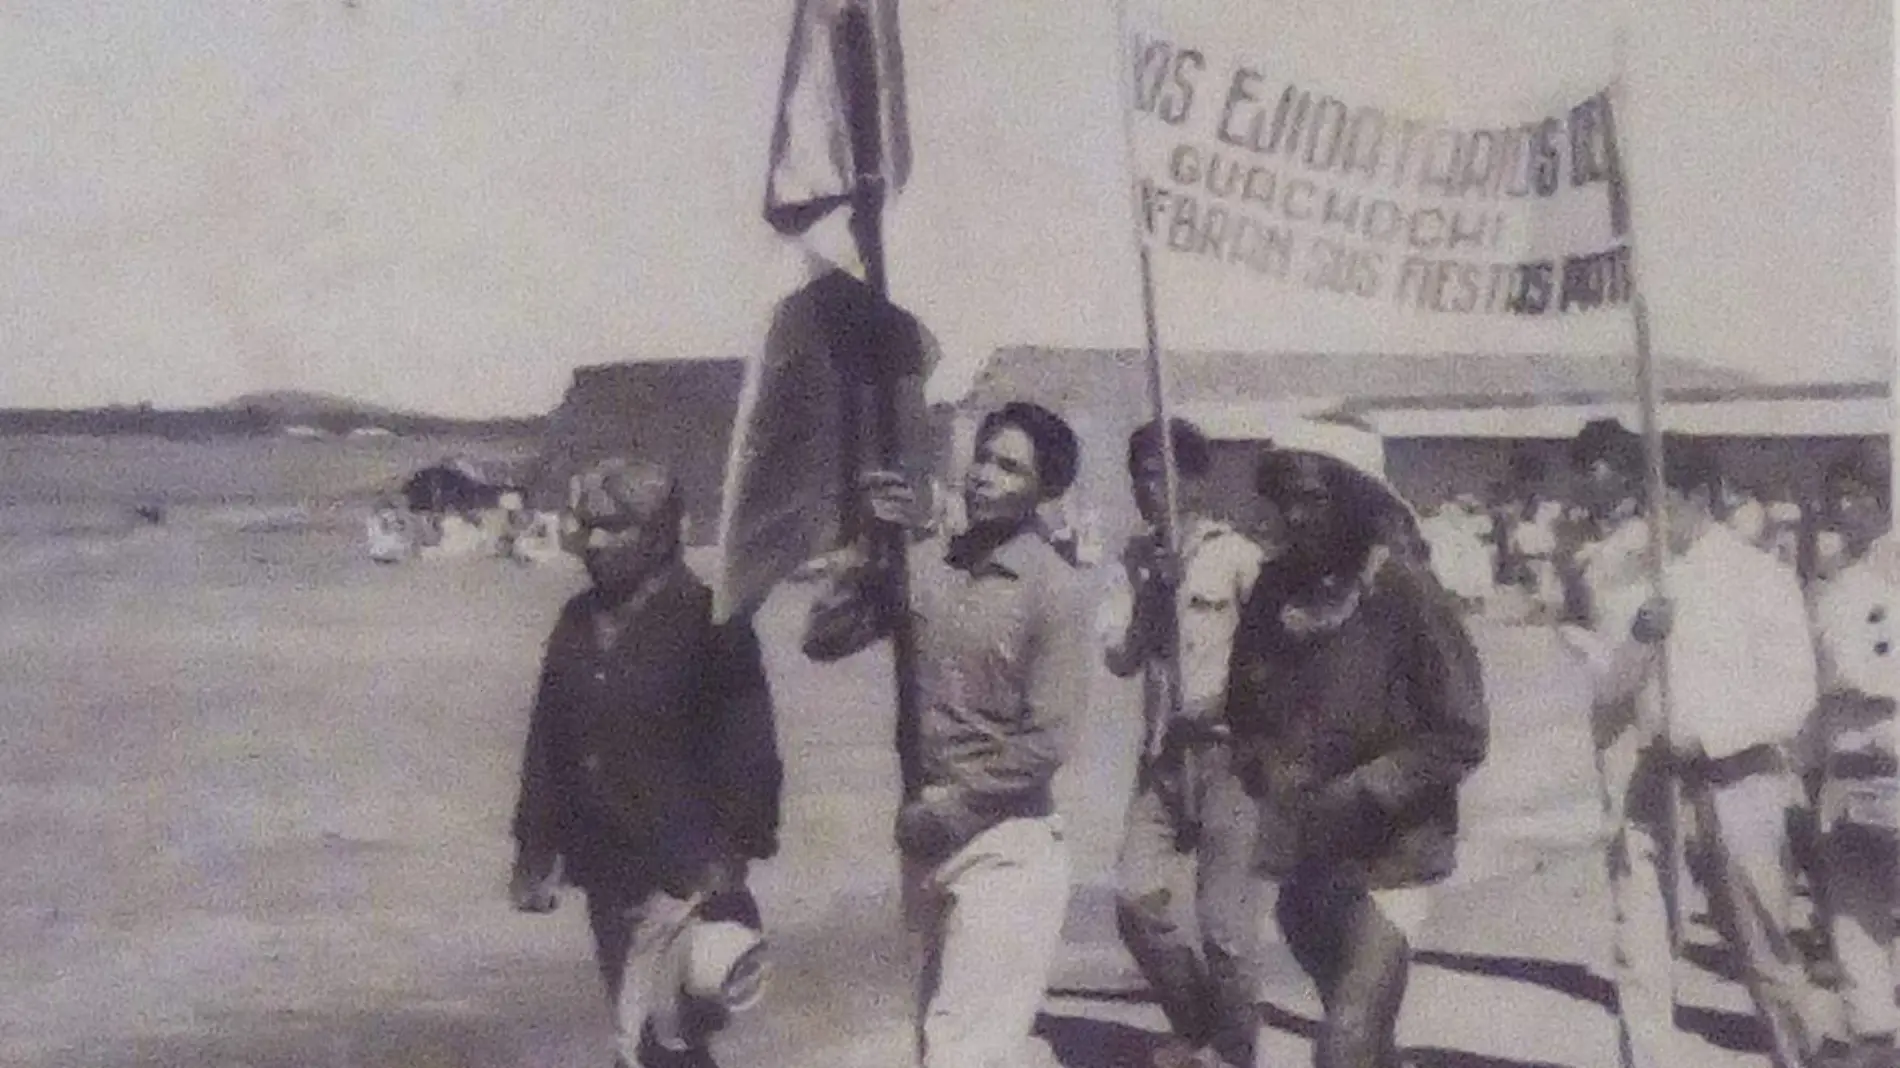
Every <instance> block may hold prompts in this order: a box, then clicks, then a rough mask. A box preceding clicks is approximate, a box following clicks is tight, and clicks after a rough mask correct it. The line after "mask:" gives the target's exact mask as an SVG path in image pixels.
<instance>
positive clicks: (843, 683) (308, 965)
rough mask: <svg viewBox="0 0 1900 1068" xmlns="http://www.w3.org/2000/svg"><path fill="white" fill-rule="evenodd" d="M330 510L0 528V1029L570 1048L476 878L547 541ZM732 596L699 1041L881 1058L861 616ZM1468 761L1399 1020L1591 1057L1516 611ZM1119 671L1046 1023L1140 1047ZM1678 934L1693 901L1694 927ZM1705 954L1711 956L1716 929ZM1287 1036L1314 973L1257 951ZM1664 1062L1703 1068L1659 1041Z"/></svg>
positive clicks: (277, 1054) (1598, 1017)
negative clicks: (756, 656) (815, 640)
mask: <svg viewBox="0 0 1900 1068" xmlns="http://www.w3.org/2000/svg"><path fill="white" fill-rule="evenodd" d="M353 534H354V530H353V528H350V527H348V526H346V525H339V526H338V527H337V529H335V530H333V531H327V532H324V531H319V532H315V533H313V532H310V531H308V530H305V529H300V528H298V527H297V526H296V525H295V524H290V525H287V526H285V527H284V528H283V529H276V528H273V527H272V526H271V525H270V524H263V525H261V526H260V525H257V524H253V525H252V528H251V529H248V530H246V529H241V528H240V526H239V524H237V523H236V522H233V521H225V520H220V519H216V518H215V517H208V516H207V517H198V519H197V520H195V521H194V520H193V519H192V518H191V517H181V518H180V519H178V520H177V521H175V522H174V523H173V525H172V526H170V527H168V528H166V529H164V530H153V531H144V532H139V533H135V534H132V535H129V536H123V537H121V536H115V535H105V534H93V535H86V536H75V537H68V538H63V539H56V540H43V539H42V540H37V541H32V542H26V541H18V542H14V543H12V544H11V545H10V547H9V548H10V549H11V552H10V553H9V555H8V556H7V557H6V560H7V562H6V563H4V564H0V662H4V663H5V664H6V665H7V668H6V670H5V673H4V675H0V678H4V680H5V681H4V686H5V691H4V708H5V710H6V711H5V713H4V715H5V716H6V719H5V727H4V730H3V731H0V846H4V848H5V850H6V852H7V855H8V856H9V858H10V860H11V863H9V864H8V865H6V866H5V867H4V868H0V962H3V963H0V1006H4V1008H0V1064H5V1065H11V1066H18V1068H53V1066H61V1068H65V1066H73V1068H95V1066H96V1068H120V1066H130V1065H166V1066H178V1068H240V1066H243V1068H530V1066H532V1068H582V1066H593V1065H605V1064H607V1063H608V1062H609V1059H610V1058H608V1057H607V1056H605V1054H604V1052H603V1051H604V1050H605V1037H606V1022H605V1019H604V1012H603V1009H602V1006H601V1005H600V1002H599V995H598V993H597V991H596V988H595V979H594V974H593V972H592V965H591V962H590V960H589V946H588V943H587V938H586V934H585V924H584V920H583V918H582V916H581V912H580V910H579V909H578V908H576V907H573V905H574V903H573V902H570V903H569V904H568V905H567V906H564V907H563V909H562V910H561V911H560V912H558V913H556V914H555V915H554V916H551V917H522V916H516V915H514V914H512V913H510V912H509V911H508V910H507V908H506V906H505V904H504V902H503V898H502V885H503V881H504V877H505V874H506V869H507V864H508V860H509V848H510V844H509V841H508V839H507V833H506V832H507V817H508V814H509V807H510V805H511V803H512V795H513V790H514V786H515V782H514V771H515V767H514V765H515V761H516V759H517V753H516V750H517V747H518V745H519V744H520V738H521V734H522V731H523V730H524V728H525V718H524V704H523V703H524V701H525V699H526V697H527V694H528V690H529V686H530V683H531V681H532V677H533V672H534V667H535V663H536V658H537V657H538V654H539V649H538V645H539V642H540V640H541V637H542V635H543V633H544V631H545V628H546V627H547V625H548V623H549V622H550V620H551V617H552V613H553V611H554V610H555V608H556V607H557V606H558V604H559V603H560V600H561V599H562V598H563V597H564V596H565V595H566V594H567V593H568V592H570V591H571V590H572V589H573V588H574V582H575V579H574V577H573V576H571V575H566V574H560V573H555V572H549V571H535V570H528V569H522V568H517V567H513V566H510V565H507V564H504V563H501V562H488V561H471V562H464V563H458V564H446V565H412V566H405V567H400V568H377V567H375V566H373V565H371V564H369V563H367V562H363V561H359V560H358V559H357V558H356V556H355V545H354V542H353V540H352V539H353ZM799 601H800V594H799V593H798V592H797V591H795V590H793V591H786V592H785V594H784V595H783V596H781V597H780V598H779V599H778V600H776V601H775V602H774V603H773V604H772V605H770V606H768V609H767V611H766V613H765V614H764V616H763V617H762V620H761V630H762V632H763V633H764V636H765V638H766V641H767V645H768V652H769V654H770V656H771V658H772V663H771V665H770V666H771V670H772V673H773V677H774V684H775V689H776V690H777V693H778V700H779V707H780V715H781V727H780V731H781V739H782V744H783V747H784V750H785V753H786V757H787V761H788V764H789V775H790V783H789V791H790V792H789V798H788V815H787V826H786V828H785V834H784V838H785V842H786V849H785V851H784V853H783V854H782V855H781V856H780V857H779V858H778V859H777V860H775V861H774V862H772V863H770V864H768V865H765V866H763V867H762V868H761V869H760V870H759V872H758V875H757V878H758V889H759V891H760V894H761V896H762V898H763V901H764V904H765V907H766V910H767V916H768V920H769V922H770V923H771V926H772V933H773V937H774V939H775V942H776V945H777V956H778V966H777V972H776V975H775V983H774V987H773V989H772V993H771V996H770V999H769V1001H768V1002H767V1004H766V1005H765V1006H764V1007H762V1008H761V1009H760V1010H759V1011H758V1012H757V1013H756V1014H755V1015H753V1016H751V1017H749V1018H747V1019H745V1020H744V1021H743V1022H742V1024H741V1026H739V1027H738V1028H735V1029H734V1030H733V1031H732V1032H731V1033H729V1035H728V1036H726V1040H725V1042H724V1045H723V1047H722V1050H721V1052H722V1056H723V1061H724V1063H727V1064H730V1065H735V1066H743V1065H793V1066H798V1065H811V1066H814V1068H817V1066H825V1068H856V1066H864V1068H871V1066H873V1065H878V1066H885V1068H888V1066H891V1065H898V1064H903V1063H905V1058H906V1051H907V1045H906V1042H907V1038H906V1030H905V1024H904V1017H905V1013H906V1010H907V1004H908V999H907V991H906V984H905V979H904V967H903V963H902V960H901V958H900V955H899V954H900V946H901V940H900V938H899V936H898V933H897V926H896V917H895V906H894V899H893V894H892V889H891V888H892V882H893V876H894V870H895V864H894V860H893V857H892V855H891V851H890V849H889V847H888V846H887V844H886V842H887V828H888V823H889V817H890V812H891V796H892V792H893V769H892V768H891V766H890V765H891V761H890V756H889V747H888V726H887V722H888V712H887V709H888V703H887V700H888V699H887V693H888V689H887V683H886V668H885V665H884V663H883V661H882V659H881V657H880V655H879V654H878V653H876V652H872V653H869V654H866V655H865V656H862V657H860V658H858V659H857V660H855V661H852V662H850V663H847V664H844V665H840V666H837V667H835V668H829V669H819V668H814V667H812V666H811V665H808V664H805V663H803V662H802V661H801V660H800V659H799V658H798V657H797V654H796V652H795V650H793V649H792V648H791V646H790V645H789V644H788V642H787V641H786V639H787V637H788V636H789V635H790V633H791V631H792V629H793V628H795V627H796V624H797V620H798V615H799V612H800V604H799ZM1479 637H1480V641H1481V644H1482V646H1483V648H1484V651H1485V654H1486V658H1487V664H1488V665H1489V670H1490V673H1491V687H1492V692H1493V695H1494V700H1495V704H1496V713H1495V714H1496V742H1495V752H1494V757H1493V760H1492V762H1491V764H1490V766H1489V767H1487V769H1486V770H1485V771H1484V773H1483V774H1482V776H1481V778H1480V779H1479V780H1478V781H1477V782H1475V783H1474V784H1473V786H1472V787H1471V790H1470V795H1469V802H1470V810H1471V821H1470V822H1471V832H1470V836H1471V841H1470V842H1469V843H1468V848H1467V851H1466V863H1465V866H1464V871H1463V873H1462V874H1461V876H1460V878H1459V879H1458V880H1457V881H1456V882H1455V883H1454V884H1453V885H1451V886H1448V887H1447V888H1446V889H1445V890H1444V891H1443V893H1442V894H1441V895H1440V900H1439V908H1438V913H1437V916H1436V919H1435V921H1434V924H1433V927H1432V929H1431V931H1430V934H1429V937H1428V938H1427V940H1426V941H1427V944H1426V945H1425V946H1424V947H1422V952H1421V955H1420V961H1421V965H1422V966H1421V967H1419V968H1418V969H1417V970H1416V971H1415V973H1414V974H1415V977H1416V978H1415V985H1414V993H1413V996H1412V998H1411V1000H1410V1003H1409V1004H1408V1008H1407V1012H1406V1016H1405V1019H1404V1024H1403V1033H1402V1037H1403V1039H1404V1041H1405V1042H1406V1044H1407V1045H1408V1046H1410V1047H1412V1048H1413V1049H1414V1051H1415V1052H1414V1060H1415V1063H1416V1064H1417V1065H1419V1066H1421V1068H1441V1066H1442V1068H1493V1066H1506V1065H1550V1064H1559V1065H1570V1066H1575V1068H1598V1066H1609V1065H1612V1064H1613V1063H1614V1058H1613V1056H1612V1026H1611V1019H1610V1016H1609V1014H1608V1004H1609V1001H1610V992H1609V987H1608V984H1607V982H1606V981H1605V980H1604V978H1603V976H1604V975H1605V974H1606V967H1605V966H1606V964H1607V959H1606V957H1607V954H1606V952H1605V946H1606V944H1607V935H1608V921H1607V916H1608V908H1607V904H1606V903H1605V901H1604V899H1603V894H1602V886H1601V882H1602V880H1601V877H1600V863H1599V862H1598V859H1597V853H1596V852H1595V849H1594V844H1593V835H1594V833H1595V827H1594V825H1593V821H1594V813H1595V808H1594V806H1595V801H1594V793H1593V789H1594V788H1593V786H1592V781H1591V778H1590V775H1591V772H1590V762H1589V752H1588V748H1587V741H1586V738H1585V736H1584V734H1583V732H1582V730H1581V726H1580V725H1581V718H1580V716H1579V715H1578V708H1577V703H1576V702H1577V697H1576V690H1575V685H1574V683H1575V680H1574V678H1572V677H1571V676H1570V675H1569V674H1568V673H1567V672H1566V671H1565V670H1564V668H1563V667H1562V665H1561V662H1560V661H1558V660H1557V659H1555V658H1554V656H1553V655H1552V653H1551V650H1550V649H1549V647H1548V643H1547V642H1546V641H1545V640H1544V639H1543V637H1542V636H1541V635H1538V634H1536V633H1535V632H1528V631H1518V630H1506V629H1502V628H1500V629H1484V630H1481V632H1480V634H1479ZM1131 700H1132V697H1131V695H1130V694H1129V693H1128V692H1127V691H1126V689H1125V688H1122V687H1120V686H1118V685H1116V684H1112V683H1111V682H1110V681H1109V680H1107V679H1106V677H1104V678H1103V680H1102V681H1101V685H1100V688H1099V692H1098V694H1097V698H1096V700H1095V701H1094V707H1093V708H1092V710H1091V712H1092V715H1091V722H1092V724H1093V729H1091V730H1090V731H1089V732H1088V734H1087V735H1086V736H1085V737H1084V738H1083V739H1082V742H1081V752H1080V755H1079V756H1078V760H1077V773H1076V774H1075V775H1073V776H1072V777H1071V779H1070V781H1068V782H1067V783H1065V784H1064V787H1065V788H1064V796H1065V799H1066V802H1067V808H1068V811H1069V813H1070V816H1071V820H1072V823H1073V825H1074V830H1075V836H1076V838H1077V842H1078V846H1077V852H1078V858H1077V860H1078V876H1079V880H1080V885H1079V886H1078V888H1077V893H1076V902H1075V907H1074V909H1073V915H1072V917H1071V923H1070V930H1069V940H1068V941H1069V944H1068V946H1067V947H1066V950H1065V955H1064V960H1063V962H1062V967H1061V969H1060V974H1059V975H1058V976H1057V981H1056V983H1055V986H1056V987H1057V990H1056V992H1055V993H1054V994H1053V995H1052V997H1051V999H1050V1002H1049V1006H1048V1014H1047V1016H1046V1017H1045V1021H1044V1023H1045V1027H1046V1029H1047V1031H1048V1033H1049V1034H1050V1036H1051V1038H1052V1041H1053V1042H1054V1044H1055V1046H1056V1049H1057V1051H1058V1053H1059V1055H1060V1057H1061V1059H1062V1060H1063V1063H1064V1064H1065V1065H1069V1066H1072V1068H1110V1066H1116V1065H1124V1064H1128V1065H1133V1064H1138V1063H1140V1054H1141V1053H1142V1051H1143V1050H1145V1049H1146V1048H1147V1047H1148V1045H1149V1043H1151V1042H1152V1040H1153V1032H1154V1031H1155V1030H1157V1029H1158V1028H1159V1026H1160V1017H1159V1014H1158V1013H1157V1012H1156V1011H1155V1010H1154V1009H1153V1008H1152V1007H1151V1006H1149V1005H1147V1004H1145V1003H1144V1002H1143V1001H1142V1000H1141V999H1140V998H1139V996H1138V993H1139V991H1138V984H1136V983H1134V982H1133V981H1132V977H1131V976H1130V975H1129V973H1128V969H1127V966H1126V962H1125V961H1124V960H1123V958H1122V957H1121V956H1120V953H1119V950H1118V949H1117V947H1116V946H1115V945H1114V938H1113V933H1112V925H1111V923H1110V921H1109V917H1108V914H1107V910H1106V892H1105V890H1104V889H1103V887H1102V886H1101V878H1100V876H1101V872H1102V868H1103V865H1104V864H1105V862H1106V859H1107V857H1108V855H1109V851H1110V849H1111V848H1112V844H1113V835H1114V832H1115V830H1116V829H1117V827H1118V823H1119V816H1120V813H1119V806H1120V803H1121V800H1120V797H1121V789H1122V786H1123V784H1124V783H1125V782H1126V781H1127V776H1128V764H1129V759H1130V754H1129V746H1130V744H1131V741H1132V738H1131V736H1130V734H1129V732H1128V730H1127V729H1126V728H1125V725H1126V724H1128V723H1130V722H1131V718H1130V717H1131V715H1132V705H1131V704H1130V701H1131ZM1704 937H1705V939H1706V934H1705V935H1704ZM1699 959H1702V960H1704V961H1705V962H1707V963H1710V964H1719V961H1718V960H1717V959H1716V957H1715V955H1713V954H1706V953H1705V954H1701V955H1700V957H1699ZM1689 971H1690V972H1691V973H1692V974H1688V975H1686V976H1685V984H1684V1000H1685V1002H1687V1003H1688V1004H1687V1005H1686V1006H1685V1008H1684V1010H1683V1013H1682V1021H1683V1023H1684V1025H1685V1026H1686V1027H1688V1028H1689V1029H1690V1030H1692V1031H1695V1032H1697V1033H1700V1034H1703V1035H1705V1036H1707V1038H1708V1041H1707V1042H1706V1044H1705V1050H1706V1053H1707V1055H1708V1056H1707V1059H1706V1061H1705V1062H1704V1063H1706V1064H1707V1065H1710V1066H1716V1065H1724V1066H1726V1065H1751V1066H1752V1065H1755V1064H1765V1063H1766V1059H1765V1058H1764V1057H1760V1056H1758V1055H1756V1054H1753V1053H1747V1052H1736V1050H1735V1048H1736V1047H1741V1048H1748V1047H1750V1046H1752V1044H1753V1040H1754V1036H1753V1030H1752V1027H1750V1026H1749V1025H1748V1024H1747V1021H1746V1020H1745V1019H1742V1018H1741V1017H1739V1016H1737V1015H1735V1013H1736V1012H1737V1011H1738V1010H1741V1009H1743V1008H1744V1007H1745V1002H1744V1000H1743V999H1742V998H1741V997H1740V995H1739V992H1738V990H1737V989H1736V988H1735V987H1734V986H1733V985H1732V984H1729V983H1726V982H1723V981H1721V980H1719V979H1717V978H1715V977H1714V976H1713V975H1712V974H1711V973H1709V972H1707V971H1704V970H1702V969H1700V968H1696V969H1690V970H1689ZM1271 993H1272V995H1273V997H1274V1001H1275V1004H1276V1006H1277V1008H1278V1010H1279V1011H1278V1014H1277V1018H1276V1023H1277V1025H1278V1029H1277V1030H1276V1031H1275V1033H1274V1036H1273V1042H1274V1048H1275V1050H1276V1052H1282V1053H1283V1054H1284V1063H1286V1064H1288V1065H1298V1064H1303V1063H1305V1062H1306V1059H1307V1056H1308V1054H1307V1052H1306V1036H1307V1035H1309V1034H1310V1031H1311V1021H1312V1019H1313V1018H1314V1016H1315V1014H1316V1011H1317V1006H1316V1005H1315V1003H1314V999H1313V998H1312V996H1311V995H1310V993H1309V992H1308V991H1307V990H1306V989H1305V985H1304V981H1303V979H1302V978H1301V977H1300V975H1299V974H1298V971H1297V969H1296V968H1294V967H1293V965H1292V963H1291V960H1290V958H1289V959H1283V960H1282V961H1281V962H1280V967H1279V968H1278V969H1277V978H1276V981H1275V983H1274V985H1273V989H1272V991H1271ZM1683 1068H1698V1066H1697V1065H1685V1066H1683Z"/></svg>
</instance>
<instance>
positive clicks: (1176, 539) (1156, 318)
mask: <svg viewBox="0 0 1900 1068" xmlns="http://www.w3.org/2000/svg"><path fill="white" fill-rule="evenodd" d="M1115 12H1116V14H1115V25H1116V29H1117V32H1118V34H1119V42H1118V43H1119V44H1120V46H1121V47H1120V48H1118V49H1117V51H1116V54H1117V55H1118V56H1120V57H1122V59H1123V60H1124V61H1123V62H1121V63H1120V64H1119V65H1118V67H1117V68H1116V69H1117V72H1118V74H1117V78H1116V84H1117V85H1119V86H1121V92H1120V93H1119V94H1118V99H1119V101H1120V104H1121V109H1122V137H1123V145H1124V149H1125V151H1126V153H1127V157H1128V173H1129V175H1130V177H1131V178H1133V179H1134V181H1135V182H1136V183H1137V185H1136V187H1135V188H1134V189H1131V191H1130V195H1131V196H1133V197H1134V198H1135V200H1134V204H1133V205H1132V207H1133V209H1134V211H1133V214H1134V219H1133V220H1132V221H1133V222H1134V223H1135V225H1134V226H1133V227H1131V228H1130V231H1129V232H1130V234H1131V236H1133V237H1134V239H1135V258H1136V264H1137V267H1138V268H1139V270H1140V275H1141V279H1140V280H1141V318H1142V327H1143V353H1142V354H1143V361H1144V363H1145V365H1146V367H1147V371H1148V403H1149V408H1150V409H1151V410H1152V411H1153V413H1154V421H1155V425H1156V428H1157V429H1158V430H1159V432H1160V438H1161V467H1162V478H1163V485H1164V487H1165V496H1166V498H1167V507H1166V508H1165V509H1164V510H1163V512H1162V517H1161V530H1160V531H1158V532H1157V533H1159V534H1160V535H1161V540H1162V544H1164V545H1166V546H1167V549H1168V555H1169V556H1170V557H1172V558H1178V557H1179V555H1180V552H1181V470H1180V466H1179V464H1178V462H1177V458H1176V457H1175V454H1174V428H1173V424H1172V418H1173V417H1172V415H1171V414H1170V407H1169V404H1168V388H1167V366H1166V354H1165V353H1164V352H1163V351H1162V348H1161V326H1160V315H1159V313H1158V311H1157V310H1156V300H1155V282H1154V260H1153V253H1152V250H1151V249H1150V247H1149V244H1148V220H1147V219H1146V218H1145V217H1144V212H1145V208H1144V205H1143V201H1144V198H1143V197H1142V196H1141V194H1140V185H1139V183H1141V182H1142V181H1143V179H1142V177H1141V166H1140V156H1139V154H1138V152H1137V151H1136V146H1137V139H1136V137H1135V116H1136V109H1137V105H1138V101H1137V99H1136V96H1137V93H1138V92H1139V89H1138V86H1137V85H1136V80H1135V78H1134V77H1133V73H1134V67H1133V66H1132V65H1131V64H1129V63H1128V62H1126V58H1127V53H1126V51H1125V49H1126V48H1127V47H1128V43H1129V41H1130V39H1131V38H1130V35H1129V32H1128V29H1129V27H1128V2H1127V0H1117V3H1116V5H1115ZM1137 592H1139V591H1137ZM1166 651H1167V652H1166V655H1167V660H1166V662H1165V664H1164V665H1163V668H1162V670H1163V672H1164V674H1165V677H1166V679H1167V686H1166V692H1167V702H1168V713H1169V716H1170V717H1172V716H1173V715H1174V714H1177V713H1179V712H1180V710H1181V700H1182V694H1181V634H1180V628H1179V627H1178V626H1177V627H1175V629H1174V632H1173V633H1172V634H1170V635H1169V640H1168V644H1167V646H1166ZM1155 726H1156V727H1157V728H1160V727H1162V726H1165V722H1163V723H1157V724H1155ZM1158 740H1159V739H1158V738H1156V739H1150V741H1151V742H1155V741H1158Z"/></svg>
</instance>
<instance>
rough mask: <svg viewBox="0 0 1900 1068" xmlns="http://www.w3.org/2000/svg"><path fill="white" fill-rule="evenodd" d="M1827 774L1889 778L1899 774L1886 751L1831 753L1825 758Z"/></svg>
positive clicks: (1832, 775)
mask: <svg viewBox="0 0 1900 1068" xmlns="http://www.w3.org/2000/svg"><path fill="white" fill-rule="evenodd" d="M1827 773H1828V776H1829V777H1831V778H1835V779H1891V778H1893V777H1894V776H1895V775H1896V774H1900V771H1897V770H1896V768H1895V761H1894V758H1893V757H1891V756H1889V755H1888V754H1886V753H1868V752H1846V753H1833V754H1830V755H1829V756H1828V758H1827Z"/></svg>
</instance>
